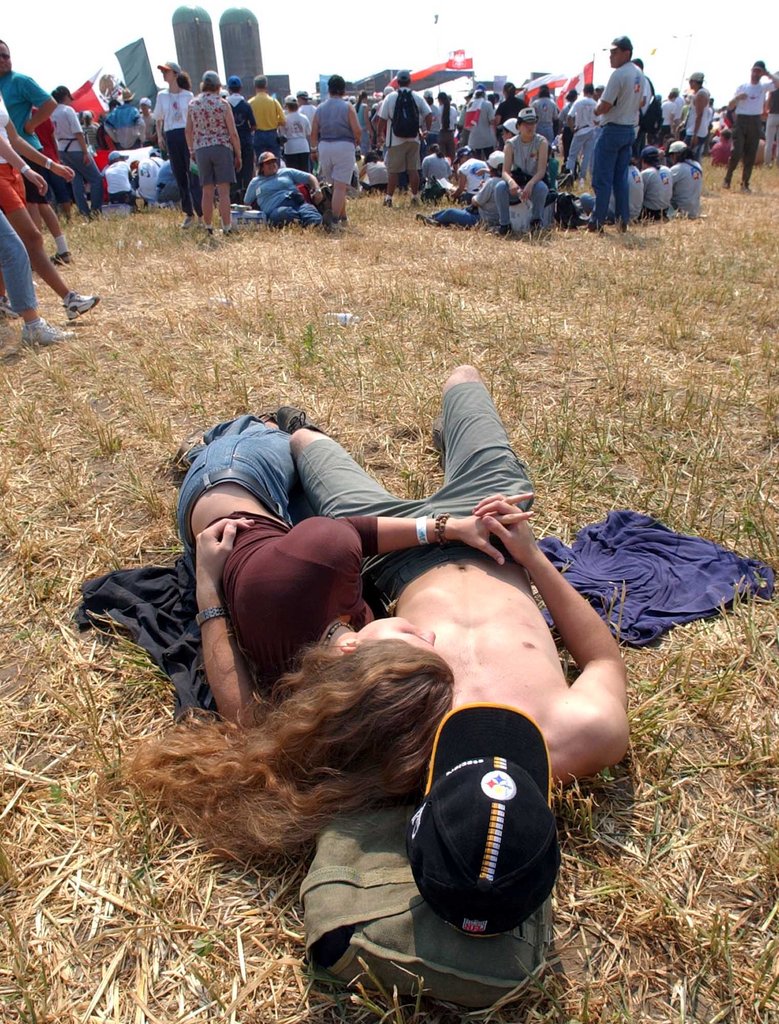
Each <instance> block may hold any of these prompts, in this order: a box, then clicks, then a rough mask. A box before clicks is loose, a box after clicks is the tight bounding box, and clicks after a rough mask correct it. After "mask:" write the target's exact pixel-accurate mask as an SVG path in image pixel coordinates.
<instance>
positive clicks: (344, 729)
mask: <svg viewBox="0 0 779 1024" xmlns="http://www.w3.org/2000/svg"><path fill="white" fill-rule="evenodd" d="M300 426H308V427H309V428H310V427H311V424H309V423H306V421H305V414H303V413H299V412H298V410H296V409H293V408H292V407H282V409H280V410H279V412H278V413H277V414H276V416H275V417H274V418H268V417H265V418H263V420H262V421H261V420H258V419H257V418H255V417H252V416H243V417H240V418H239V419H237V420H233V421H231V422H229V423H222V424H219V425H217V426H216V427H214V428H213V429H212V430H211V431H209V432H208V433H207V434H206V435H205V437H204V439H203V440H204V443H203V445H201V446H199V447H197V448H195V449H194V450H193V451H192V452H190V453H189V454H190V457H192V461H191V465H190V468H189V471H188V473H187V476H186V478H185V480H184V483H183V484H182V487H181V491H180V494H179V502H178V527H179V532H180V535H181V539H182V543H183V544H184V547H185V549H186V550H188V551H189V552H190V553H191V552H192V551H193V550H194V554H195V564H196V583H197V603H198V608H199V614H198V624H199V625H200V629H201V636H202V644H203V658H204V663H205V670H206V675H207V678H208V682H209V685H210V687H211V690H212V692H213V694H214V698H215V701H216V705H217V708H218V710H219V714H220V716H221V720H219V719H215V718H213V717H210V716H209V717H208V718H206V717H205V716H193V717H191V718H190V719H189V720H187V721H185V722H183V723H181V724H178V725H176V726H174V727H173V728H172V729H168V730H167V731H166V732H165V733H164V735H162V736H160V737H159V738H158V739H156V740H153V741H150V742H148V743H147V744H145V745H144V746H143V747H142V749H141V750H140V751H139V753H138V754H137V756H136V758H135V761H134V765H133V769H132V774H133V777H134V778H135V780H136V781H137V782H138V784H139V785H140V786H141V788H142V789H143V791H144V792H145V793H146V795H147V796H148V797H149V798H150V799H152V800H153V801H155V802H158V803H159V804H160V805H161V806H162V807H163V808H167V809H168V810H169V811H170V812H171V813H172V814H173V816H174V817H175V818H176V820H177V821H179V822H180V823H181V824H182V825H183V826H184V827H185V828H186V829H187V830H188V831H190V832H192V833H193V834H195V835H197V836H199V837H200V838H202V839H204V840H206V841H207V842H209V843H210V844H211V845H214V846H216V847H219V848H220V849H222V850H224V851H225V852H229V853H231V854H233V855H235V856H238V857H245V856H257V855H260V856H262V855H272V854H274V853H277V852H282V851H284V852H286V851H288V850H290V849H291V848H293V847H295V846H298V845H300V844H303V843H305V842H307V841H309V840H311V839H313V838H314V837H315V836H316V835H317V833H318V832H319V831H321V829H322V828H323V827H324V825H326V824H327V822H328V821H330V820H331V819H332V817H333V816H334V815H335V814H348V813H350V812H354V811H357V810H364V809H366V808H369V807H371V806H376V805H379V804H381V803H386V802H393V801H397V800H399V799H401V798H403V797H407V796H409V795H410V794H412V793H414V792H415V791H417V790H418V789H419V788H420V786H421V784H422V781H423V776H424V773H425V770H426V767H427V763H428V760H429V758H430V752H431V749H432V744H433V737H434V735H435V731H436V728H437V726H438V724H439V722H440V720H441V719H442V718H443V716H444V715H445V714H446V713H447V711H449V709H450V707H451V705H452V693H453V677H452V671H451V668H450V667H449V665H448V664H447V663H446V662H445V661H444V660H443V659H442V658H440V657H439V656H438V655H437V654H436V653H435V651H434V649H433V646H432V642H433V640H434V638H433V637H430V636H427V635H425V632H424V631H423V630H420V629H417V627H415V626H414V625H413V624H412V623H411V622H409V621H408V620H405V619H399V618H388V619H374V616H373V613H372V611H371V609H370V607H369V606H368V604H367V603H366V601H365V599H364V597H363V592H362V579H361V575H360V570H361V565H362V561H363V559H364V558H366V557H368V556H371V555H376V554H383V553H386V552H390V551H396V550H400V549H403V548H408V547H413V546H416V545H421V544H430V543H435V542H436V541H438V542H444V541H460V542H462V543H466V544H468V545H470V546H471V547H473V548H476V549H478V550H480V551H482V552H485V553H487V554H489V555H490V556H491V557H492V558H494V559H495V561H496V562H498V563H502V562H503V560H504V559H503V555H502V554H501V553H500V552H499V551H498V550H497V549H496V548H495V547H494V546H493V545H492V544H491V543H490V537H489V531H488V530H487V528H486V527H485V526H484V524H483V522H482V520H480V519H478V518H477V517H475V516H469V517H467V518H454V517H447V516H439V517H438V518H437V519H434V518H428V517H420V518H417V519H399V518H388V517H370V516H361V517H350V518H344V519H329V518H325V517H311V518H307V519H303V520H301V521H300V522H298V523H297V525H294V526H293V525H292V522H291V519H290V492H291V491H292V489H293V487H294V485H295V483H296V472H295V466H294V463H293V460H292V456H291V453H290V433H291V432H293V431H294V430H295V429H297V428H298V427H300ZM280 428H283V429H280ZM529 515H530V513H526V512H519V511H517V513H516V514H515V515H514V516H512V517H507V518H509V519H511V520H512V521H518V520H519V519H523V518H527V517H528V516H529Z"/></svg>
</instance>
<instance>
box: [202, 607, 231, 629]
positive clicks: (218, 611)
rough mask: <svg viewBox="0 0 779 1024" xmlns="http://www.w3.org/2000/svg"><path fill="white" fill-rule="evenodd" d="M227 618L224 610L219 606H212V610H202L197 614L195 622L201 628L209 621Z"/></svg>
mask: <svg viewBox="0 0 779 1024" xmlns="http://www.w3.org/2000/svg"><path fill="white" fill-rule="evenodd" d="M227 617H228V616H227V609H226V608H222V606H221V605H214V606H213V607H212V608H204V609H203V611H202V612H198V613H197V615H196V616H195V622H196V623H197V624H198V626H202V625H203V623H204V622H208V620H209V619H226V618H227Z"/></svg>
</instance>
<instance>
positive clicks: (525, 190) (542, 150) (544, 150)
mask: <svg viewBox="0 0 779 1024" xmlns="http://www.w3.org/2000/svg"><path fill="white" fill-rule="evenodd" d="M537 125H538V115H537V114H536V112H535V110H533V108H532V107H525V109H524V110H521V111H520V112H519V115H518V116H517V134H516V135H515V136H514V138H511V139H508V140H507V141H506V148H505V149H504V151H503V155H504V160H503V180H504V181H505V182H506V184H507V185H508V187H509V192H510V193H511V195H512V196H513V197H518V198H519V201H520V202H522V203H524V202H529V203H531V205H532V220H531V227H547V226H548V225H549V224H551V221H552V217H553V216H554V209H553V207H551V206H549V207H547V205H546V197H547V196H548V195H549V186H548V184H547V177H546V170H547V163H548V160H549V142H548V141H547V139H546V138H545V136H543V135H539V134H538V132H537V131H536V128H537Z"/></svg>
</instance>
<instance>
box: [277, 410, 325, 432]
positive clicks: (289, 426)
mask: <svg viewBox="0 0 779 1024" xmlns="http://www.w3.org/2000/svg"><path fill="white" fill-rule="evenodd" d="M273 418H274V420H275V421H276V423H277V424H278V427H279V430H283V431H284V433H285V434H294V433H295V431H296V430H302V429H303V428H304V427H305V429H306V430H316V431H318V432H319V433H320V434H324V433H325V431H324V430H322V428H321V427H318V426H317V425H316V424H315V423H312V422H311V421H310V420H309V418H308V417H307V416H306V414H305V412H304V411H303V410H302V409H298V407H297V406H295V405H282V406H280V407H279V408H278V409H277V410H276V412H275V414H274V416H273Z"/></svg>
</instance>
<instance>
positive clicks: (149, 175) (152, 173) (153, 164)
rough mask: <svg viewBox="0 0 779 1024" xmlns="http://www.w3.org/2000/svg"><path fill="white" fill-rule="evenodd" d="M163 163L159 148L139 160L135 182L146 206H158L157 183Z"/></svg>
mask: <svg viewBox="0 0 779 1024" xmlns="http://www.w3.org/2000/svg"><path fill="white" fill-rule="evenodd" d="M162 163H163V160H162V157H161V156H160V151H159V150H158V149H152V151H151V152H150V153H149V155H148V156H147V157H144V158H143V159H141V160H139V161H138V166H137V168H136V170H135V176H134V179H133V184H134V186H135V189H136V191H137V193H138V195H139V196H140V197H141V199H143V201H144V203H145V204H146V206H156V205H157V203H158V202H159V198H158V190H157V184H158V182H159V177H160V169H161V167H162Z"/></svg>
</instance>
